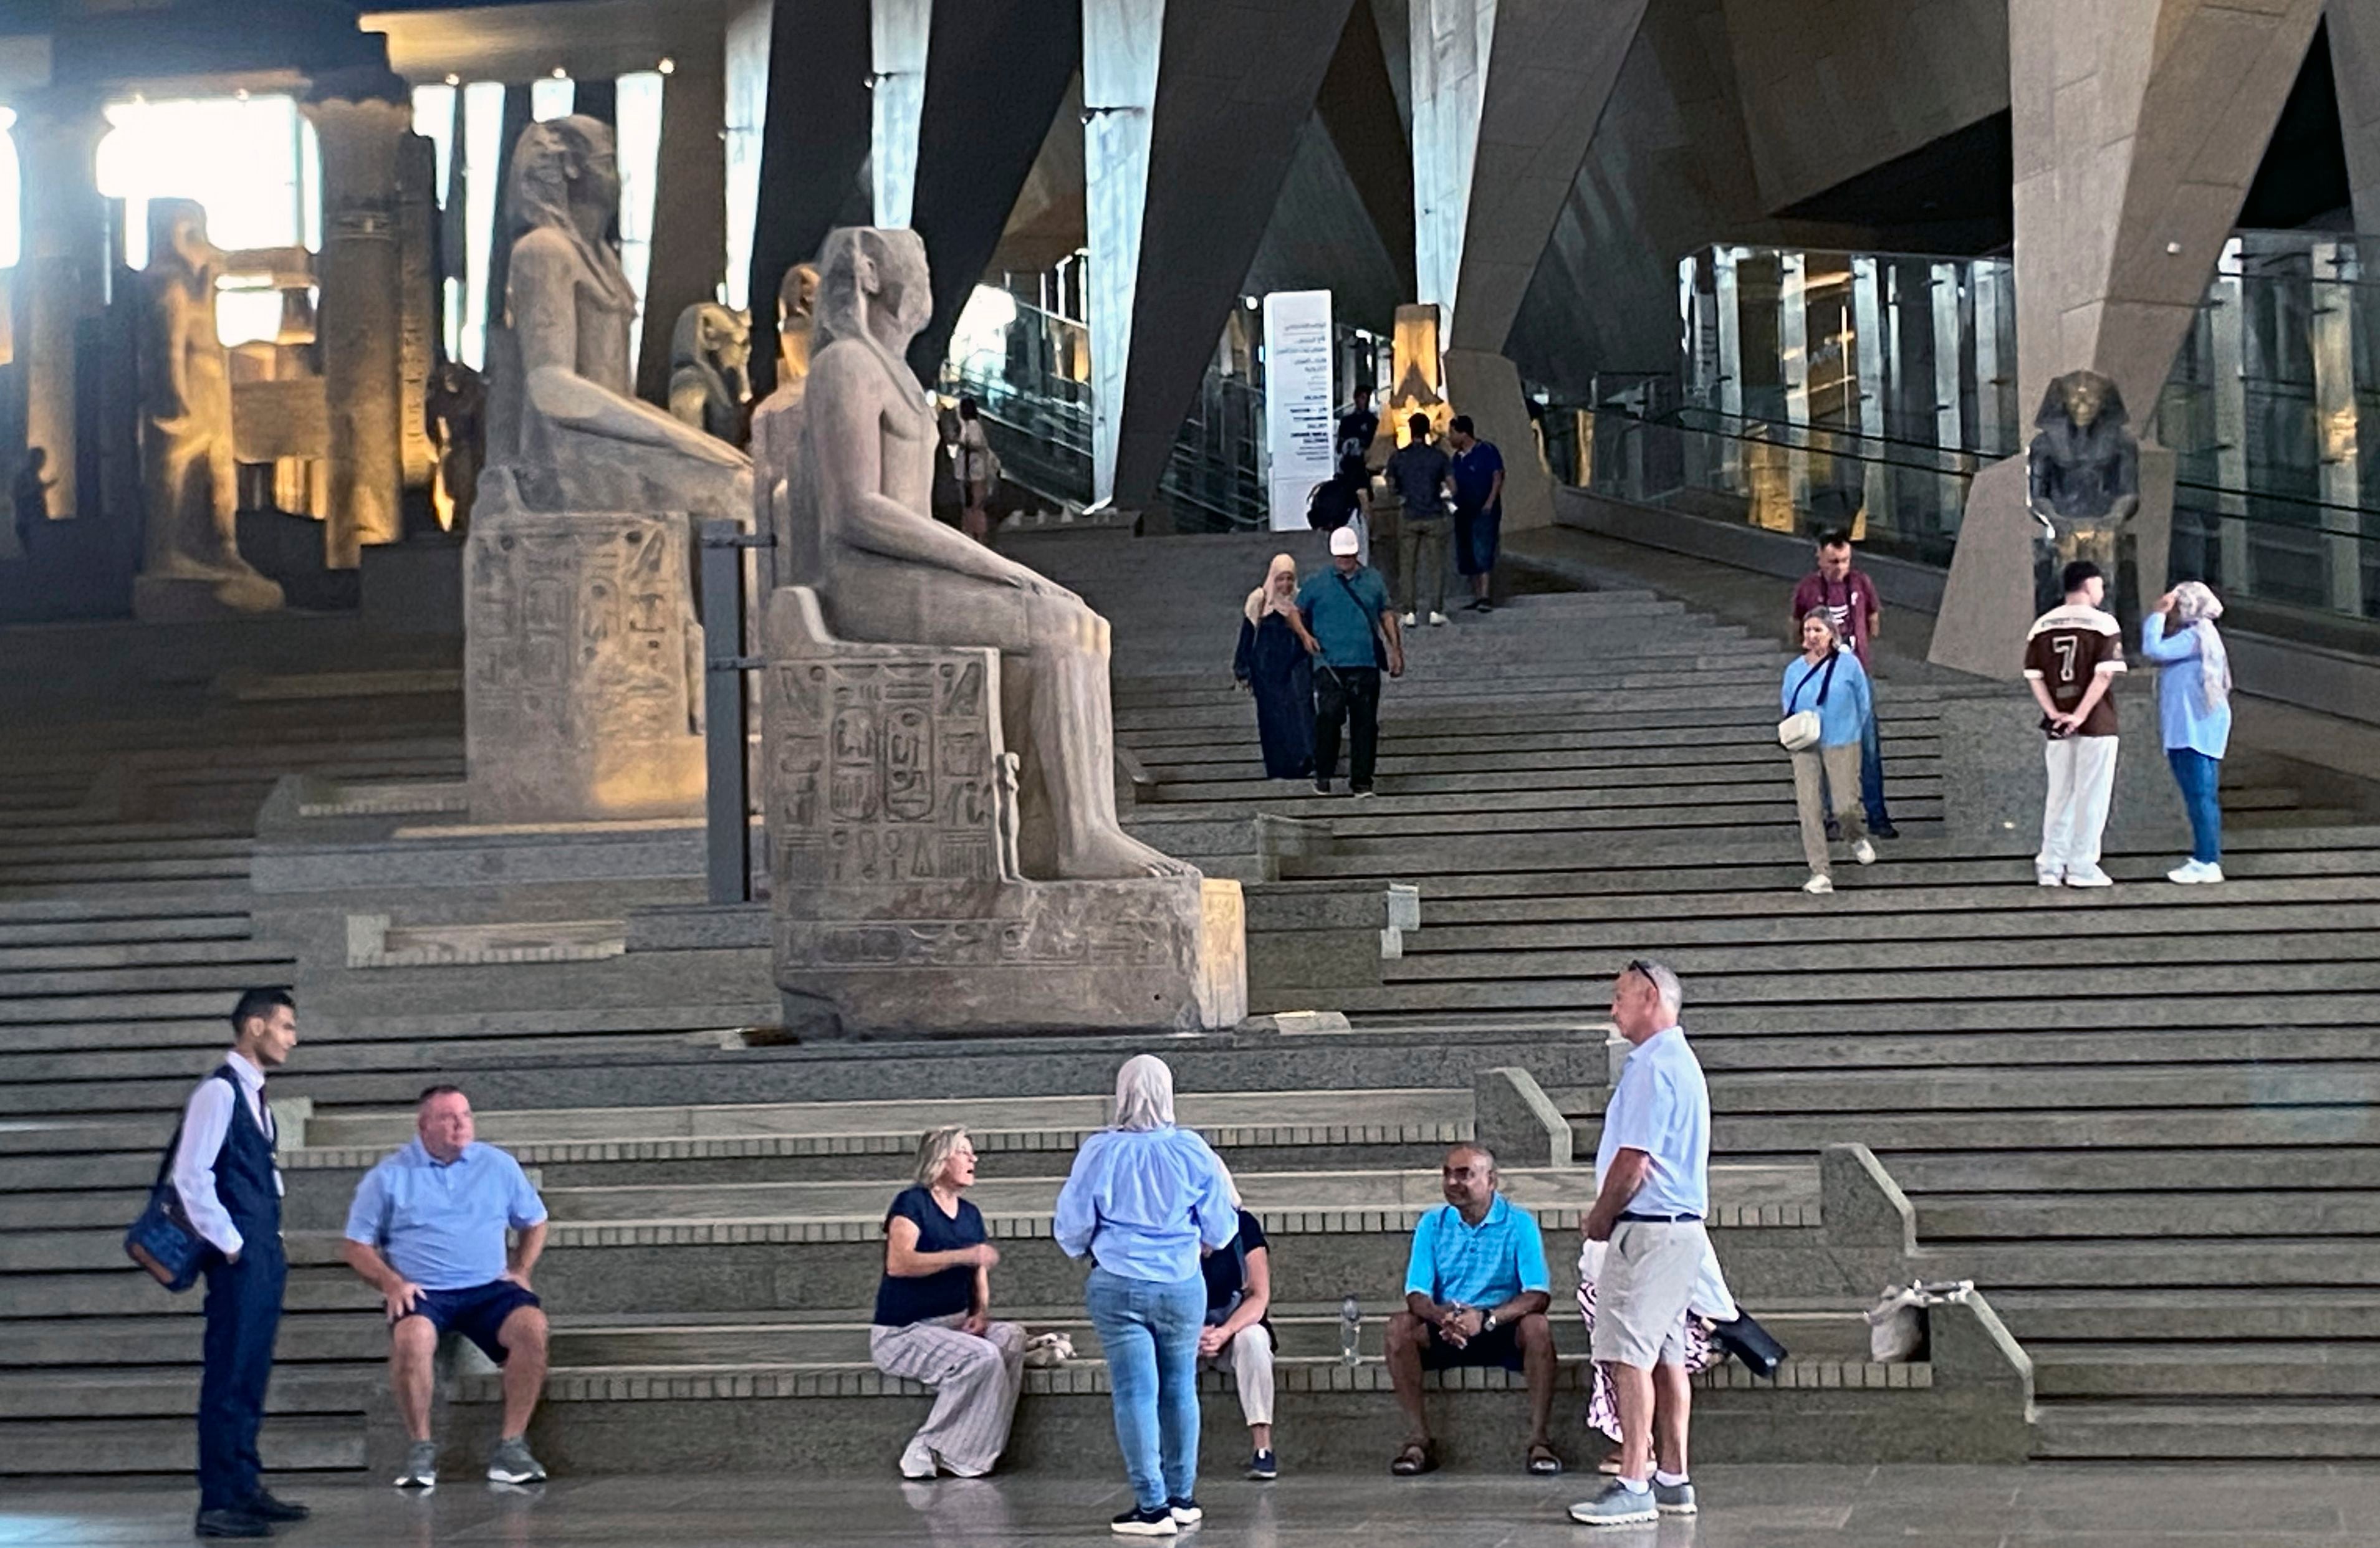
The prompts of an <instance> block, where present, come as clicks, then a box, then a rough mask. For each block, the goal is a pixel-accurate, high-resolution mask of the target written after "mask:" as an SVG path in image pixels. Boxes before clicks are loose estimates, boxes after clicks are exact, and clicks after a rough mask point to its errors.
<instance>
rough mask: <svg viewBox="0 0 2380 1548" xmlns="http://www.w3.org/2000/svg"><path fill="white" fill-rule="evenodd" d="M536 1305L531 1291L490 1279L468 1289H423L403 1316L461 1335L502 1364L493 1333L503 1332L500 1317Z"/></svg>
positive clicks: (499, 1343)
mask: <svg viewBox="0 0 2380 1548" xmlns="http://www.w3.org/2000/svg"><path fill="white" fill-rule="evenodd" d="M539 1304H540V1301H539V1300H538V1299H537V1297H536V1296H535V1295H534V1294H533V1293H531V1292H530V1291H528V1290H525V1289H522V1288H520V1287H519V1286H518V1285H516V1284H514V1283H513V1282H512V1281H511V1280H509V1279H492V1280H490V1281H489V1282H488V1283H487V1284H484V1285H473V1286H471V1287H470V1288H468V1289H461V1290H424V1291H422V1292H421V1293H420V1294H419V1295H418V1296H415V1297H414V1298H413V1310H412V1311H410V1312H407V1313H406V1316H407V1317H420V1318H424V1319H426V1320H427V1321H428V1322H429V1324H430V1325H431V1327H434V1328H436V1329H437V1330H438V1331H439V1332H440V1333H442V1334H443V1333H459V1334H461V1335H462V1336H464V1337H466V1338H468V1339H469V1340H470V1341H471V1342H472V1343H474V1344H477V1345H479V1346H480V1353H482V1354H484V1355H486V1356H487V1357H488V1358H489V1359H490V1360H492V1361H495V1362H496V1363H497V1364H499V1365H502V1364H503V1363H504V1342H503V1340H502V1339H501V1338H499V1337H498V1336H497V1335H498V1334H500V1333H502V1332H503V1331H504V1319H505V1318H506V1317H509V1316H511V1315H512V1314H513V1313H514V1312H517V1311H519V1310H520V1309H521V1308H522V1307H524V1306H536V1305H539ZM398 1320H399V1321H402V1320H403V1319H402V1318H400V1319H398Z"/></svg>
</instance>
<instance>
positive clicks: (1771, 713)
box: [1119, 684, 1939, 768]
mask: <svg viewBox="0 0 2380 1548" xmlns="http://www.w3.org/2000/svg"><path fill="white" fill-rule="evenodd" d="M1923 709H1924V707H1914V708H1911V709H1906V710H1903V709H1899V708H1896V707H1890V706H1888V707H1884V708H1882V709H1880V710H1879V719H1880V720H1881V722H1882V724H1883V727H1884V732H1885V736H1886V738H1887V741H1888V743H1889V741H1890V740H1891V738H1892V737H1894V736H1895V735H1898V734H1900V733H1902V732H1932V731H1933V730H1934V729H1935V728H1936V727H1937V724H1938V722H1939V717H1938V716H1937V715H1933V714H1928V713H1923V712H1922V710H1923ZM1660 728H1682V729H1690V730H1692V731H1694V732H1697V733H1698V734H1699V736H1700V738H1701V739H1702V740H1703V741H1706V742H1711V743H1724V742H1743V743H1747V744H1755V745H1756V744H1761V743H1763V742H1765V743H1766V744H1767V745H1768V746H1769V747H1770V748H1771V749H1774V748H1775V747H1776V745H1777V695H1775V694H1774V693H1773V692H1771V691H1770V690H1769V689H1767V688H1766V687H1763V686H1758V685H1754V684H1743V685H1738V686H1732V687H1730V686H1725V685H1719V686H1713V687H1711V688H1709V689H1704V688H1702V687H1700V686H1699V685H1687V686H1682V687H1678V688H1671V689H1653V688H1633V689H1628V690H1625V691H1615V692H1611V693H1605V694H1584V695H1556V696H1551V697H1548V699H1546V700H1544V701H1543V702H1540V701H1539V700H1537V699H1535V698H1531V699H1528V700H1526V701H1524V702H1523V703H1522V704H1521V705H1518V706H1516V707H1511V708H1506V709H1502V710H1492V709H1491V710H1484V711H1482V712H1479V713H1475V714H1469V715H1462V714H1456V713H1453V712H1451V711H1450V710H1449V709H1447V708H1446V707H1445V706H1443V705H1434V704H1431V703H1428V702H1414V703H1399V702H1398V701H1397V700H1396V699H1395V698H1394V697H1393V695H1383V697H1382V702H1381V706H1380V744H1381V745H1382V746H1383V747H1388V746H1391V745H1394V746H1396V747H1398V749H1399V750H1400V751H1403V752H1407V753H1411V752H1415V751H1420V750H1427V749H1430V748H1431V747H1432V745H1433V744H1436V746H1437V748H1438V749H1439V750H1451V751H1459V750H1461V749H1463V748H1465V747H1471V746H1479V747H1480V748H1481V749H1482V750H1484V751H1496V750H1500V749H1505V748H1513V749H1533V748H1534V749H1545V748H1554V749H1562V748H1567V747H1570V746H1573V745H1609V734H1610V733H1612V732H1628V731H1639V732H1641V731H1645V730H1652V729H1660ZM1119 735H1120V739H1121V740H1122V741H1123V743H1124V744H1125V745H1127V746H1129V747H1131V748H1133V749H1134V750H1135V752H1139V751H1141V750H1142V749H1144V748H1148V749H1155V750H1157V752H1158V753H1159V755H1160V757H1162V756H1165V755H1166V753H1167V750H1169V749H1172V748H1175V747H1180V746H1183V745H1185V744H1196V745H1197V746H1200V747H1203V748H1209V749H1211V748H1214V747H1217V746H1233V745H1240V746H1246V747H1251V748H1253V747H1254V746H1255V745H1256V744H1257V732H1256V723H1255V718H1254V717H1253V716H1252V715H1245V714H1243V715H1240V716H1235V717H1233V718H1232V719H1231V720H1218V722H1217V723H1216V724H1215V725H1212V726H1200V725H1189V726H1175V725H1174V724H1173V722H1172V720H1170V719H1166V718H1160V717H1158V716H1155V715H1152V716H1151V717H1150V721H1149V723H1148V724H1147V725H1146V726H1141V727H1135V728H1123V729H1121V730H1120V732H1119ZM1573 739H1577V740H1576V741H1573ZM1143 756H1147V755H1146V754H1144V755H1143ZM1772 756H1774V757H1777V758H1779V759H1780V760H1781V757H1782V755H1781V754H1775V753H1773V752H1772ZM1782 767H1783V765H1782V763H1781V761H1780V762H1779V768H1782Z"/></svg>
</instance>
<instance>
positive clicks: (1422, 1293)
mask: <svg viewBox="0 0 2380 1548" xmlns="http://www.w3.org/2000/svg"><path fill="white" fill-rule="evenodd" d="M1439 1179H1440V1183H1441V1186H1443V1188H1444V1189H1445V1191H1446V1203H1444V1204H1443V1205H1441V1206H1439V1208H1437V1209H1434V1210H1431V1211H1430V1212H1429V1213H1428V1214H1427V1215H1423V1216H1422V1217H1421V1223H1420V1224H1419V1225H1418V1226H1416V1227H1415V1228H1414V1240H1413V1252H1412V1255H1411V1256H1410V1257H1409V1258H1408V1259H1407V1260H1406V1264H1405V1309H1404V1310H1403V1311H1402V1312H1398V1313H1396V1315H1394V1316H1392V1317H1390V1319H1389V1335H1388V1338H1389V1350H1388V1352H1389V1380H1390V1383H1391V1384H1392V1385H1394V1386H1395V1387H1396V1392H1397V1406H1398V1407H1399V1408H1402V1409H1404V1411H1405V1421H1406V1433H1405V1444H1404V1445H1403V1447H1402V1448H1401V1449H1400V1450H1399V1451H1398V1452H1397V1455H1396V1459H1395V1460H1394V1461H1392V1462H1390V1464H1389V1471H1390V1472H1392V1473H1394V1474H1396V1475H1397V1476H1398V1477H1400V1478H1412V1477H1414V1476H1415V1475H1416V1474H1419V1473H1426V1472H1429V1471H1432V1470H1434V1469H1436V1468H1437V1467H1438V1445H1437V1443H1436V1442H1435V1441H1433V1440H1432V1439H1431V1438H1430V1433H1429V1418H1428V1416H1427V1414H1425V1413H1424V1412H1423V1411H1422V1394H1421V1373H1423V1372H1424V1371H1443V1370H1446V1369H1447V1368H1449V1367H1450V1366H1456V1365H1498V1366H1501V1367H1503V1368H1504V1369H1505V1370H1507V1371H1519V1372H1522V1373H1524V1374H1525V1375H1526V1377H1527V1379H1528V1384H1529V1445H1528V1468H1529V1471H1531V1472H1533V1473H1558V1472H1560V1471H1561V1468H1562V1465H1561V1458H1560V1457H1558V1456H1556V1455H1555V1454H1554V1448H1553V1444H1552V1439H1551V1436H1550V1434H1549V1433H1548V1426H1549V1425H1550V1424H1551V1422H1552V1420H1553V1411H1554V1374H1555V1371H1556V1368H1557V1367H1556V1362H1555V1359H1554V1331H1553V1327H1552V1325H1551V1324H1548V1322H1547V1321H1546V1308H1547V1306H1548V1305H1549V1304H1550V1303H1551V1302H1552V1300H1553V1293H1552V1292H1553V1280H1552V1278H1551V1276H1548V1274H1547V1273H1546V1244H1545V1239H1544V1238H1543V1237H1541V1236H1539V1235H1538V1234H1537V1220H1536V1215H1531V1214H1530V1213H1529V1212H1528V1211H1527V1210H1525V1209H1523V1208H1522V1207H1520V1206H1519V1205H1518V1204H1515V1203H1512V1201H1511V1200H1509V1199H1507V1198H1505V1197H1504V1195H1503V1194H1501V1193H1500V1192H1499V1191H1497V1188H1496V1180H1497V1179H1496V1157H1495V1156H1494V1155H1490V1154H1489V1153H1488V1150H1487V1149H1486V1148H1485V1147H1484V1146H1481V1145H1475V1144H1463V1145H1456V1146H1455V1147H1454V1148H1453V1149H1452V1150H1450V1151H1448V1152H1447V1153H1446V1161H1445V1163H1444V1165H1443V1166H1442V1167H1440V1168H1439Z"/></svg>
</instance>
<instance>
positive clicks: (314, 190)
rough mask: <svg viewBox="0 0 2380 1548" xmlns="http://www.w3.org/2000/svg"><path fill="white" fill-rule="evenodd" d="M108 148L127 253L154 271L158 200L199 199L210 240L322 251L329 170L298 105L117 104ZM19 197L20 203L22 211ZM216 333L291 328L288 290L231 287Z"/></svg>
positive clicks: (102, 149)
mask: <svg viewBox="0 0 2380 1548" xmlns="http://www.w3.org/2000/svg"><path fill="white" fill-rule="evenodd" d="M107 121H108V123H109V124H110V125H111V126H112V127H111V128H110V129H109V131H108V133H107V135H106V136H105V138H103V139H101V140H100V142H99V157H98V168H97V171H98V182H99V191H100V192H101V193H102V194H103V195H105V196H106V197H108V198H111V199H120V200H124V220H125V232H124V257H125V261H126V262H127V263H128V264H129V265H130V266H131V267H133V268H135V269H145V268H147V267H148V266H149V204H150V201H151V200H159V199H193V200H198V201H199V202H200V204H202V205H204V206H205V207H206V212H207V238H208V240H210V241H212V243H213V244H214V245H215V246H216V247H218V248H226V249H230V250H238V249H240V248H297V247H304V248H320V246H321V245H322V168H321V163H320V160H319V157H318V153H317V151H316V149H315V145H314V127H313V126H312V125H310V124H309V123H307V122H306V120H305V117H304V115H301V114H300V113H299V112H298V111H297V101H296V99H294V98H290V97H280V96H256V97H210V98H200V99H196V100H190V101H184V102H161V103H152V102H145V101H142V100H140V99H138V98H136V99H134V100H133V101H131V102H128V103H111V104H109V106H108V108H107ZM13 204H14V201H13V200H11V207H12V208H13ZM215 328H216V332H217V333H219V334H220V335H221V336H222V338H223V342H224V343H225V344H226V345H237V344H247V343H249V342H251V341H253V340H259V339H268V340H269V339H272V338H274V337H276V336H277V335H278V334H279V333H280V331H281V293H280V292H278V291H275V290H262V289H254V290H227V291H225V292H224V294H223V295H222V296H219V297H217V299H216V305H215Z"/></svg>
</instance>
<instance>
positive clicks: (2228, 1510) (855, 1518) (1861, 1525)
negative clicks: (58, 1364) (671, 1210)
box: [0, 1463, 2380, 1548]
mask: <svg viewBox="0 0 2380 1548" xmlns="http://www.w3.org/2000/svg"><path fill="white" fill-rule="evenodd" d="M1696 1482H1697V1485H1698V1487H1699V1488H1700V1490H1701V1492H1702V1494H1703V1496H1704V1500H1705V1506H1704V1510H1703V1514H1702V1515H1701V1517H1700V1518H1695V1519H1692V1520H1671V1521H1667V1522H1664V1523H1663V1524H1662V1525H1661V1526H1660V1527H1658V1529H1656V1528H1650V1527H1647V1528H1642V1529H1623V1530H1599V1531H1589V1530H1587V1529H1585V1528H1582V1527H1577V1526H1573V1525H1572V1524H1571V1522H1570V1521H1569V1519H1568V1518H1566V1517H1565V1516H1564V1515H1563V1514H1562V1506H1564V1505H1565V1504H1567V1503H1568V1502H1569V1501H1570V1500H1572V1499H1573V1498H1574V1497H1576V1496H1578V1495H1579V1494H1582V1493H1584V1492H1585V1491H1587V1490H1589V1489H1591V1488H1592V1487H1593V1481H1591V1480H1588V1479H1585V1478H1582V1477H1576V1476H1573V1477H1572V1478H1568V1479H1562V1480H1557V1481H1551V1482H1547V1481H1540V1480H1536V1479H1527V1478H1518V1477H1512V1478H1488V1477H1481V1476H1464V1475H1460V1474H1455V1475H1449V1474H1439V1475H1438V1476H1436V1477H1433V1478H1428V1479H1424V1480H1421V1481H1415V1482H1402V1483H1401V1482H1394V1481H1390V1480H1389V1479H1388V1478H1385V1477H1380V1478H1372V1477H1361V1478H1353V1477H1346V1476H1339V1477H1327V1478H1326V1477H1312V1478H1295V1477H1292V1478H1284V1479H1282V1480H1281V1481H1279V1482H1278V1483H1274V1484H1271V1485H1269V1486H1268V1485H1258V1484H1246V1483H1242V1482H1239V1481H1218V1482H1217V1483H1215V1484H1214V1485H1213V1486H1212V1487H1211V1488H1210V1489H1208V1492H1207V1495H1208V1497H1207V1500H1206V1505H1207V1507H1208V1519H1207V1521H1206V1523H1205V1524H1204V1525H1203V1526H1201V1527H1200V1528H1198V1529H1197V1530H1196V1531H1194V1532H1185V1533H1184V1536H1183V1539H1182V1541H1184V1542H1186V1543H1198V1544H1203V1545H1205V1548H1226V1545H1232V1548H1354V1545H1356V1544H1364V1545H1366V1548H1530V1545H1534V1544H1564V1545H1575V1544H1579V1543H1584V1542H1609V1543H1611V1544H1614V1545H1615V1548H1688V1545H1690V1544H1691V1545H1694V1548H1753V1545H1759V1548H1883V1545H1885V1544H1900V1545H1903V1548H2051V1545H2053V1544H2058V1545H2064V1544H2073V1545H2075V1548H2215V1545H2216V1544H2227V1545H2228V1544H2240V1545H2243V1548H2314V1545H2316V1544H2322V1545H2325V1548H2342V1545H2345V1544H2349V1543H2356V1544H2372V1543H2380V1465H2375V1466H2353V1465H2331V1464H2319V1463H2317V1464H2310V1465H2308V1466H2305V1467H2302V1468H2291V1467H2286V1466H2223V1467H2217V1466H2158V1467H2114V1466H2105V1467H2103V1466H2034V1467H2028V1468H1958V1467H1939V1468H1928V1467H1893V1468H1864V1467H1855V1468H1854V1467H1847V1468H1822V1467H1739V1468H1713V1469H1709V1470H1708V1472H1707V1474H1706V1476H1705V1477H1702V1478H1700V1479H1697V1480H1696ZM282 1492H283V1493H284V1494H287V1495H288V1496H290V1497H291V1498H294V1499H302V1500H304V1501H305V1502H306V1503H308V1504H310V1505H311V1506H313V1507H314V1510H315V1518H314V1519H313V1520H311V1521H310V1522H307V1523H305V1524H303V1525H301V1526H297V1527H290V1528H286V1529H285V1530H284V1531H283V1533H282V1537H283V1540H284V1541H285V1542H290V1543H292V1544H293V1545H296V1544H302V1545H303V1548H417V1545H418V1548H429V1545H431V1544H439V1543H454V1544H457V1545H470V1548H502V1545H518V1548H599V1545H600V1548H615V1545H627V1544H636V1545H639V1548H642V1545H648V1544H668V1545H672V1548H745V1545H749V1548H759V1545H762V1544H803V1545H810V1544H819V1545H835V1544H844V1543H850V1544H867V1545H891V1544H896V1543H898V1544H936V1545H939V1544H945V1543H967V1544H975V1545H980V1548H1026V1545H1038V1544H1043V1543H1060V1542H1080V1543H1094V1542H1121V1541H1124V1540H1122V1539H1117V1538H1113V1537H1111V1535H1110V1534H1109V1533H1108V1531H1107V1530H1106V1528H1105V1522H1106V1520H1107V1518H1108V1517H1109V1516H1110V1515H1111V1514H1112V1513H1114V1512H1115V1511H1117V1510H1119V1509H1122V1508H1123V1500H1124V1496H1123V1490H1122V1488H1121V1486H1120V1485H1119V1484H1117V1483H1115V1482H1112V1481H1109V1480H1106V1479H1086V1480H1075V1481H1070V1480H1066V1479H1060V1478H1050V1477H1043V1476H1034V1477H1018V1478H1004V1479H996V1480H986V1481H975V1482H967V1481H955V1480H946V1481H942V1482H940V1483H935V1484H903V1483H901V1482H899V1481H883V1482H854V1481H831V1482H819V1483H804V1482H801V1481H796V1480H793V1479H786V1478H756V1477H748V1476H720V1477H698V1476H678V1477H660V1478H605V1479H594V1480H589V1481H584V1482H574V1481H566V1480H558V1481H554V1482H553V1483H550V1484H546V1485H544V1486H542V1487H541V1488H540V1489H537V1490H534V1491H528V1490H503V1489H497V1488H494V1487H492V1486H490V1485H487V1484H483V1483H479V1482H476V1481H475V1482H471V1483H468V1484H459V1483H451V1482H450V1483H447V1484H445V1485H443V1486H442V1487H440V1488H439V1489H437V1490H436V1491H435V1492H433V1493H432V1494H430V1495H428V1496H426V1497H407V1496H403V1495H399V1494H396V1493H395V1491H393V1490H390V1489H387V1488H384V1487H380V1486H377V1485H372V1486H367V1485H362V1484H358V1483H354V1482H338V1483H315V1484H312V1485H310V1486H303V1487H301V1486H300V1484H299V1483H298V1482H297V1481H287V1482H285V1483H284V1484H283V1485H282ZM189 1511H190V1495H189V1494H188V1492H187V1491H185V1490H176V1489H172V1488H166V1487H159V1486H155V1485H149V1484H139V1485H128V1486H124V1487H119V1488H109V1489H105V1490H91V1489H86V1490H80V1491H77V1492H74V1493H58V1492H53V1491H46V1490H39V1489H23V1488H12V1489H0V1548H67V1545H70V1544H71V1545H89V1548H101V1545H108V1548H121V1545H128V1544H142V1543H164V1542H188V1541H190V1537H189V1530H190V1516H189Z"/></svg>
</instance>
